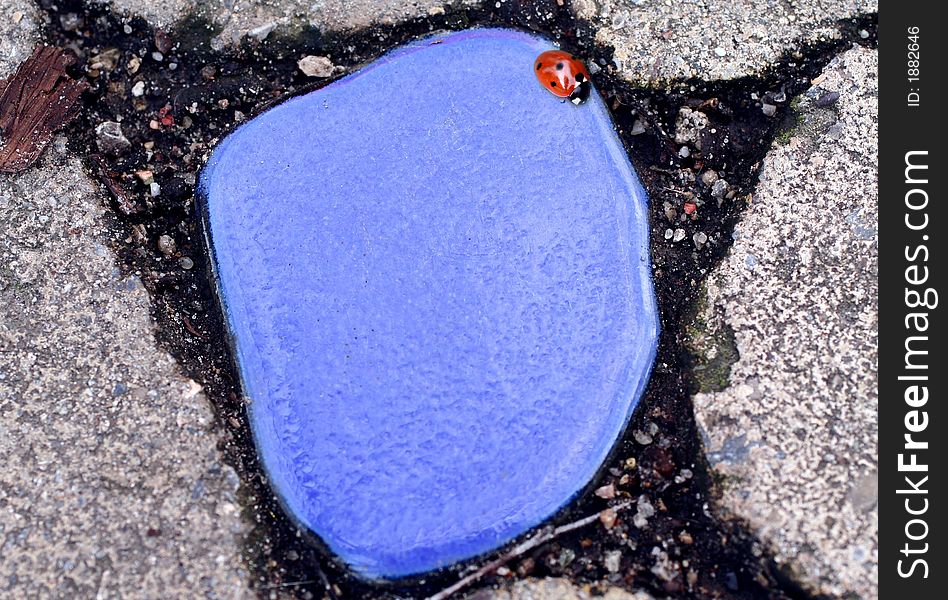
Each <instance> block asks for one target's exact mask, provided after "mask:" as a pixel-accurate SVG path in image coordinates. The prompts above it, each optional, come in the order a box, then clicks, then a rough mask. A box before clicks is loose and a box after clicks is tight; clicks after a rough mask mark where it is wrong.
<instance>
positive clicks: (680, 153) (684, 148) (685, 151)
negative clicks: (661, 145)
mask: <svg viewBox="0 0 948 600" xmlns="http://www.w3.org/2000/svg"><path fill="white" fill-rule="evenodd" d="M678 156H680V157H682V158H688V157H689V156H691V150H689V149H688V146H682V147H681V150H679V151H678Z"/></svg>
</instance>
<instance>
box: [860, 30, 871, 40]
mask: <svg viewBox="0 0 948 600" xmlns="http://www.w3.org/2000/svg"><path fill="white" fill-rule="evenodd" d="M859 37H861V38H862V39H864V40H868V39H869V32H868V31H866V30H865V29H860V30H859Z"/></svg>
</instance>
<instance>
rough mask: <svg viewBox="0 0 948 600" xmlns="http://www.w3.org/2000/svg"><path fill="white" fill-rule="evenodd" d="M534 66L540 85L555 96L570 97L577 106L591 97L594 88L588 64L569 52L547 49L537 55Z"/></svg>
mask: <svg viewBox="0 0 948 600" xmlns="http://www.w3.org/2000/svg"><path fill="white" fill-rule="evenodd" d="M533 67H534V69H533V72H534V73H535V74H536V76H537V80H538V81H539V82H540V85H542V86H543V87H545V88H546V89H548V90H549V91H550V92H551V93H552V94H553V95H554V96H557V97H559V98H569V101H570V102H572V103H573V104H575V105H577V106H578V105H580V104H582V103H583V102H585V101H586V99H587V98H589V91H590V90H591V89H592V83H591V82H590V81H589V71H588V70H586V65H584V64H583V63H582V62H581V61H580V60H579V59H578V58H576V57H575V56H573V55H572V54H570V53H569V52H563V51H562V50H547V51H546V52H544V53H543V54H541V55H540V56H538V57H537V59H536V61H535V62H534V63H533Z"/></svg>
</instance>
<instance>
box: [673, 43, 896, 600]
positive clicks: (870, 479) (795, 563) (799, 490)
mask: <svg viewBox="0 0 948 600" xmlns="http://www.w3.org/2000/svg"><path fill="white" fill-rule="evenodd" d="M877 61H878V57H877V53H876V51H873V50H867V49H864V48H858V47H857V48H853V49H851V50H849V51H847V52H845V53H844V54H842V55H841V56H839V57H837V58H836V59H834V61H833V62H832V63H831V64H830V65H829V66H828V67H827V68H826V71H825V73H824V74H825V78H823V79H822V81H821V83H820V84H819V87H815V88H813V89H811V90H810V91H809V92H807V94H805V95H804V96H803V97H802V98H801V100H800V101H799V105H798V108H797V111H798V114H797V121H798V123H800V125H798V127H797V129H796V130H795V131H794V132H792V133H791V134H790V135H789V136H788V137H787V139H785V140H784V141H783V142H778V143H777V144H776V145H775V146H774V147H773V148H772V149H771V151H770V153H769V154H768V155H767V157H766V159H765V160H764V165H763V169H762V173H761V181H760V185H759V186H758V188H757V190H756V192H755V193H754V196H753V201H752V203H751V205H750V206H749V208H748V209H747V211H746V213H745V214H744V216H743V218H742V220H741V222H740V223H739V224H738V226H737V230H736V232H735V238H736V241H735V243H734V245H733V246H732V248H731V250H730V254H729V255H728V256H727V258H726V259H725V260H724V262H723V263H722V264H721V265H720V266H719V267H718V268H717V269H716V270H715V271H714V272H713V273H712V274H711V276H710V277H709V283H708V284H707V288H706V301H705V303H704V306H703V307H702V310H701V314H700V315H699V318H698V320H697V321H696V323H695V324H694V327H693V329H692V335H693V338H694V339H693V344H694V347H695V348H696V354H697V355H698V357H699V360H698V363H699V364H710V363H712V362H713V361H714V357H715V356H718V357H721V356H731V357H735V358H736V356H737V355H739V359H737V360H736V362H732V364H729V365H726V367H727V368H729V369H730V375H729V378H728V381H724V382H721V384H722V386H725V387H724V389H723V390H720V391H712V388H709V389H706V390H705V391H703V392H702V393H699V394H698V395H697V396H696V397H695V400H694V402H695V416H696V418H697V421H698V424H699V429H700V430H701V432H702V435H703V437H704V440H705V445H706V451H707V456H708V459H709V461H710V463H711V465H712V467H713V469H714V471H715V472H716V473H717V475H718V479H719V480H720V481H722V482H723V483H722V492H723V497H722V499H721V502H720V507H719V508H720V509H721V510H722V511H723V512H724V513H725V514H728V515H732V516H736V517H739V518H741V519H743V520H745V521H746V522H748V523H749V524H750V527H751V529H752V530H753V531H754V532H755V533H756V534H757V535H758V536H759V537H760V538H761V540H763V542H764V543H765V545H766V547H768V549H769V550H770V551H772V552H773V554H774V557H775V560H776V562H777V563H778V564H779V565H780V566H781V567H782V568H783V569H784V570H785V571H786V572H788V573H789V574H790V576H791V577H793V578H794V579H796V580H797V581H798V582H799V583H800V584H801V585H802V586H803V587H804V588H805V589H806V590H807V591H808V592H810V593H812V594H826V595H828V596H833V597H840V596H845V597H858V598H874V597H875V596H876V595H877V593H878V592H877V583H876V582H877V578H878V562H877V554H878V536H877V520H878V509H877V508H876V506H875V500H874V498H875V490H876V485H877V484H876V472H877V464H876V460H877V459H876V448H877V424H876V415H877V406H878V397H877V391H876V380H877V376H876V365H877V358H878V338H877V319H878V306H877V296H878V282H877V259H878V242H877V236H876V230H875V227H876V225H875V223H876V215H877V214H878V191H877V188H876V166H877V157H876V148H877V136H878V122H877V107H876V103H877V96H878V92H877V78H876V70H877ZM827 91H832V92H834V93H838V94H839V99H838V102H837V103H836V104H835V105H834V109H835V110H836V111H837V112H835V113H831V117H832V119H831V120H827V119H826V118H825V117H826V115H825V114H823V112H825V111H827V110H828V109H825V108H820V107H818V106H816V104H817V102H816V100H817V99H818V98H820V97H821V95H822V94H824V93H825V92H827ZM832 121H835V123H834V124H833V125H832V126H829V123H830V122H832ZM834 131H835V133H833V132H834ZM781 139H783V138H781ZM729 332H730V333H729ZM729 339H731V341H728V340H729ZM734 346H736V351H737V355H735V353H734ZM729 347H730V348H731V349H730V350H728V348H729ZM719 366H720V365H719ZM725 371H726V369H725Z"/></svg>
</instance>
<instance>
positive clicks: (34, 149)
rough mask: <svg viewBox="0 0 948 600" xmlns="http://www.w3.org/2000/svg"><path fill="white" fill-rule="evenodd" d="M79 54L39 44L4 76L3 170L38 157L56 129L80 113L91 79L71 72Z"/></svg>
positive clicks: (0, 103) (0, 100) (0, 84)
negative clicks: (77, 77) (68, 69)
mask: <svg viewBox="0 0 948 600" xmlns="http://www.w3.org/2000/svg"><path fill="white" fill-rule="evenodd" d="M73 61H74V59H73V58H72V57H71V56H70V55H68V54H66V53H65V52H64V51H63V50H62V49H61V48H56V47H54V46H37V47H36V49H34V50H33V54H32V55H31V56H30V57H29V58H28V59H26V60H25V61H24V62H23V63H22V64H21V65H20V66H19V67H18V68H17V70H16V73H14V74H13V76H12V77H10V78H8V79H5V80H2V81H0V172H4V173H17V172H19V171H22V170H24V169H26V168H27V167H29V166H30V165H31V164H33V163H34V162H36V159H37V158H39V156H40V154H41V153H42V152H43V149H44V148H45V147H46V145H47V144H49V142H50V140H52V139H53V132H55V131H56V130H57V129H59V128H60V127H62V126H63V125H65V124H66V123H68V122H69V121H70V120H71V119H72V118H73V117H75V116H76V113H77V112H78V109H79V106H78V104H77V101H78V100H79V96H80V95H81V94H82V92H84V91H85V90H86V89H88V87H89V85H88V84H87V83H86V82H85V81H76V80H75V79H71V78H70V77H69V76H68V75H67V74H66V67H68V66H69V65H71V64H72V62H73Z"/></svg>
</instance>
